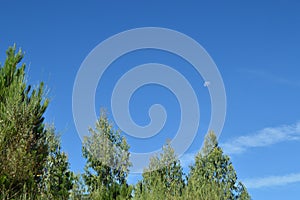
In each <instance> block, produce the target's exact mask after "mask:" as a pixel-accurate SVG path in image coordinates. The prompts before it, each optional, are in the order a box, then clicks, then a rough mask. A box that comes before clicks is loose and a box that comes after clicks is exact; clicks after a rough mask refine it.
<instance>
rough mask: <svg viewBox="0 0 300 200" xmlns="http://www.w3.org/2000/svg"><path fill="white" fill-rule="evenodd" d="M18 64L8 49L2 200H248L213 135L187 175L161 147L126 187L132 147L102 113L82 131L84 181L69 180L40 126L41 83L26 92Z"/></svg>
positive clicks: (0, 107) (48, 130)
mask: <svg viewBox="0 0 300 200" xmlns="http://www.w3.org/2000/svg"><path fill="white" fill-rule="evenodd" d="M23 57H24V53H23V52H22V51H21V50H18V51H17V50H16V46H15V45H14V46H13V47H9V48H8V50H7V51H6V60H5V62H4V64H3V66H2V65H0V200H6V199H22V200H26V199H62V200H64V199H74V200H81V199H99V200H102V199H103V200H111V199H118V200H121V199H124V200H129V199H133V200H146V199H147V200H148V199H150V200H160V199H167V200H177V199H178V200H179V199H182V200H183V199H184V200H186V199H187V200H189V199H193V200H195V199H199V200H218V199H220V200H223V199H224V200H227V199H232V200H235V199H239V200H248V199H251V197H250V195H249V194H248V192H247V189H246V187H245V186H244V185H243V184H242V183H241V182H240V181H238V178H237V174H236V171H235V170H234V167H233V165H232V163H231V161H230V158H229V156H227V155H224V153H223V151H222V148H221V147H220V146H219V145H218V141H217V138H216V135H215V134H214V133H213V132H212V131H211V132H209V133H207V135H206V137H205V141H204V147H203V148H202V149H201V150H200V151H199V152H198V154H197V155H196V156H195V160H194V163H193V164H192V165H191V166H190V170H189V172H188V174H184V173H183V168H182V166H181V164H180V160H179V158H178V157H177V155H176V154H175V151H174V149H173V148H172V146H171V143H170V142H167V143H166V144H165V145H164V146H163V147H162V153H161V154H159V155H156V156H154V157H152V158H151V159H150V163H149V166H148V167H147V168H145V169H144V171H143V173H142V180H139V181H138V182H137V183H136V184H134V185H130V184H128V182H127V177H128V175H129V173H130V171H129V168H130V166H131V165H132V164H131V162H130V159H129V158H130V152H129V149H130V146H129V144H128V143H127V141H126V138H125V137H124V136H122V134H121V132H120V131H119V130H116V129H114V125H113V124H112V122H111V121H110V120H109V118H108V117H107V115H106V113H105V112H104V111H101V115H100V117H99V119H98V120H97V122H96V124H95V128H90V129H89V130H88V129H87V131H89V133H90V134H89V136H88V137H85V138H84V141H83V143H82V155H83V157H84V158H85V159H86V163H85V168H84V173H83V174H75V173H74V172H72V171H71V170H70V164H69V161H68V157H67V154H66V153H65V152H63V151H62V149H61V142H60V136H59V134H58V133H57V132H56V130H55V126H54V125H53V124H47V123H45V122H44V113H45V111H46V109H47V107H48V105H49V102H50V100H49V98H48V97H47V93H46V92H45V87H44V83H43V82H41V83H40V84H39V85H38V86H33V87H32V86H31V85H29V84H28V83H27V82H26V75H25V67H26V65H25V64H24V63H23V64H22V63H21V61H22V59H23Z"/></svg>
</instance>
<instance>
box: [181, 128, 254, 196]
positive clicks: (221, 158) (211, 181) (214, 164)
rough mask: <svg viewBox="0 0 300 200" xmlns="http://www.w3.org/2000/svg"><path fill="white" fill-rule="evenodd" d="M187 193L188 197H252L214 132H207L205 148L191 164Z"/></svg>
mask: <svg viewBox="0 0 300 200" xmlns="http://www.w3.org/2000/svg"><path fill="white" fill-rule="evenodd" d="M185 194H186V196H187V198H188V199H195V198H196V199H226V200H227V199H250V196H249V195H248V193H247V191H246V189H245V187H244V186H243V185H242V183H240V182H237V175H236V172H235V170H234V168H233V165H232V163H231V162H230V159H229V157H228V156H226V155H224V154H223V151H222V149H221V148H220V147H219V146H218V142H217V139H216V136H215V134H214V133H213V132H210V133H208V134H207V136H206V138H205V143H204V147H203V150H202V152H199V153H198V155H197V156H196V158H195V164H194V165H193V166H191V170H190V174H189V177H188V185H187V190H186V193H185Z"/></svg>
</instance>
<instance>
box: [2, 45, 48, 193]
mask: <svg viewBox="0 0 300 200" xmlns="http://www.w3.org/2000/svg"><path fill="white" fill-rule="evenodd" d="M6 54H7V58H6V60H5V62H4V65H3V66H0V185H1V187H2V188H1V190H2V194H4V195H5V196H6V197H7V198H11V197H12V196H16V195H18V194H19V193H20V191H24V190H26V191H30V192H31V193H33V194H34V193H37V192H38V191H39V190H38V188H37V186H38V184H40V182H41V180H42V179H41V174H42V172H43V168H44V164H45V161H46V157H47V154H48V152H47V151H48V148H47V144H46V130H45V128H44V123H43V121H44V117H43V114H44V112H45V111H46V108H47V106H48V103H49V100H48V99H47V98H45V94H44V85H43V83H40V85H39V86H38V87H35V88H34V89H32V88H31V86H30V85H27V84H26V81H25V64H22V65H21V66H20V67H18V64H19V63H20V62H21V60H22V58H23V56H24V54H23V53H22V51H21V50H19V51H18V52H16V47H15V46H14V47H10V48H9V49H8V50H7V52H6ZM3 191H4V192H3Z"/></svg>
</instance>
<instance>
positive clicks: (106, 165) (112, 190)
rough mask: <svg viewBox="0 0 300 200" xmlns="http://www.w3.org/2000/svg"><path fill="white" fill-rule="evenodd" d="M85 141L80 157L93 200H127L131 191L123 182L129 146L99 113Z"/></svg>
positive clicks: (126, 174) (124, 181) (128, 165)
mask: <svg viewBox="0 0 300 200" xmlns="http://www.w3.org/2000/svg"><path fill="white" fill-rule="evenodd" d="M89 132H90V136H89V137H85V138H84V142H83V149H82V150H83V156H84V158H86V159H87V163H86V166H85V173H84V175H83V178H84V180H85V183H86V185H87V187H88V191H89V192H90V196H91V198H92V199H129V198H130V197H131V189H132V188H131V187H130V186H128V184H127V182H126V178H127V176H128V173H129V167H130V166H131V163H130V161H129V151H128V150H129V145H128V144H127V141H126V139H125V138H124V137H122V136H121V135H120V132H119V131H115V130H114V129H113V126H112V124H111V123H110V122H109V120H108V118H107V116H106V113H105V112H104V111H102V112H101V115H100V118H99V120H98V121H97V122H96V128H95V130H93V129H89Z"/></svg>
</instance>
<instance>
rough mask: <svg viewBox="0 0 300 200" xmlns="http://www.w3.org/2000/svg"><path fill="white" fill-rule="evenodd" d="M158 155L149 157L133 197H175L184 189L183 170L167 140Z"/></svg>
mask: <svg viewBox="0 0 300 200" xmlns="http://www.w3.org/2000/svg"><path fill="white" fill-rule="evenodd" d="M162 149H163V152H162V153H161V154H160V157H158V156H155V157H153V158H151V159H150V164H149V167H148V169H145V170H144V172H143V180H142V181H140V182H138V184H137V185H136V189H135V199H176V198H178V197H180V196H181V195H182V191H183V189H184V180H183V178H182V177H183V171H182V167H181V165H180V161H179V160H178V158H177V157H176V155H175V152H174V149H173V148H172V147H171V145H170V143H169V142H167V144H166V145H164V146H163V148H162Z"/></svg>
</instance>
